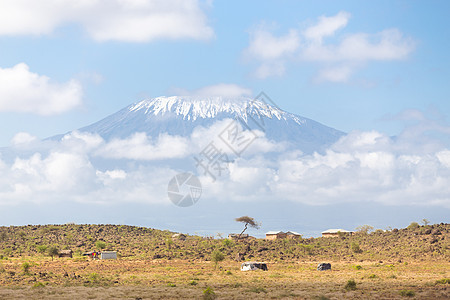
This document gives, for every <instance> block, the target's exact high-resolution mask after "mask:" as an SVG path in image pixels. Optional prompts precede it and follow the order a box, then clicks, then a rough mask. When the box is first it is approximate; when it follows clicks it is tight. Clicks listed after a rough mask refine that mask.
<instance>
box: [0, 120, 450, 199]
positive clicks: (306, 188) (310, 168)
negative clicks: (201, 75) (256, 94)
mask: <svg viewBox="0 0 450 300" xmlns="http://www.w3.org/2000/svg"><path fill="white" fill-rule="evenodd" d="M412 115H413V117H414V118H416V119H417V114H412ZM423 118H425V117H423ZM419 119H420V118H419ZM230 121H231V122H232V121H233V120H222V121H219V122H217V123H216V124H213V125H212V126H210V127H198V128H197V129H196V130H194V132H193V133H192V135H191V136H189V137H178V136H170V135H161V136H159V137H158V138H155V139H152V138H149V137H148V136H146V135H145V134H144V133H140V134H135V135H133V136H130V137H128V138H124V139H115V140H111V141H105V140H104V139H102V138H101V137H99V136H98V135H96V134H89V133H83V132H73V133H71V134H68V135H66V136H64V137H63V138H62V139H61V140H60V141H58V142H53V143H54V144H52V147H51V148H48V149H49V151H47V152H45V153H44V152H42V153H41V152H38V151H35V152H34V153H33V152H32V151H30V149H27V150H26V151H25V152H23V153H21V152H20V151H19V152H17V153H18V154H17V157H16V158H13V159H12V160H6V159H5V158H3V160H2V159H0V175H1V176H0V204H11V203H21V202H24V201H36V202H45V201H61V200H60V199H65V200H66V199H67V200H70V201H78V202H89V203H90V202H98V203H124V202H125V203H128V202H139V203H152V204H161V205H170V201H169V200H168V198H167V184H168V182H169V180H170V179H171V178H172V177H173V176H174V175H175V174H177V173H179V172H180V171H184V172H186V171H188V172H193V173H196V174H198V175H199V178H200V180H201V182H202V185H203V193H202V199H203V200H202V201H208V200H214V201H222V202H224V201H235V202H240V201H246V202H259V201H271V202H276V203H278V202H282V201H291V202H296V203H302V204H306V205H329V204H338V203H369V202H374V203H380V204H382V205H415V206H421V205H426V206H430V205H434V206H436V207H445V208H450V179H449V178H450V149H449V148H448V146H445V145H443V144H442V143H438V142H436V141H432V140H429V139H425V138H423V137H422V135H427V134H428V133H429V131H430V130H432V131H433V132H436V131H437V132H447V131H448V130H449V128H448V127H446V126H444V125H442V124H441V125H439V126H436V125H435V124H434V122H430V123H431V124H432V125H429V124H426V123H421V124H422V126H423V127H426V128H427V131H416V136H413V135H409V134H408V135H403V134H401V135H399V136H397V137H390V136H388V135H386V134H383V133H381V132H377V131H368V132H358V131H355V132H352V133H350V134H348V135H346V136H344V137H342V138H341V139H340V140H339V141H338V142H336V143H335V144H334V145H332V146H331V147H329V149H327V150H326V151H325V152H323V153H313V154H311V155H305V154H303V153H302V152H301V151H298V150H297V149H292V148H288V146H286V145H284V146H283V145H281V146H280V145H277V144H275V143H273V142H271V141H269V140H267V139H266V138H265V136H264V133H262V132H258V133H257V135H258V136H259V138H258V139H256V140H255V141H254V143H253V144H252V145H251V146H250V147H248V148H247V149H246V150H245V154H244V155H239V156H238V155H236V154H234V153H233V151H231V150H230V149H229V148H227V146H226V144H224V143H222V144H220V138H218V133H219V132H221V130H223V128H224V127H226V125H227V124H228V123H229V122H230ZM420 122H425V121H423V120H420ZM433 124H434V125H433ZM414 126H415V128H417V126H419V125H418V124H415V125H414ZM406 131H407V130H405V132H406ZM17 141H18V142H24V143H27V142H28V141H31V144H33V143H36V141H35V140H34V139H33V137H30V136H29V135H27V134H24V133H21V134H19V135H18V136H17ZM210 142H213V143H215V146H216V147H217V148H218V149H220V150H222V152H223V153H225V154H227V155H228V158H229V163H228V166H227V169H226V172H222V173H221V174H220V176H217V177H216V180H212V178H211V177H210V176H209V175H208V174H207V173H206V172H203V171H202V170H201V169H196V166H195V161H194V157H198V156H199V155H200V152H201V151H202V150H204V147H205V146H206V145H207V144H208V143H210ZM222 142H223V141H222ZM42 143H44V142H42ZM424 144H426V145H424ZM36 148H39V147H36ZM19 150H20V149H19ZM30 153H31V154H30ZM180 159H181V160H184V161H185V164H184V165H187V166H188V169H183V170H181V169H180V168H184V167H180ZM123 160H126V162H125V163H124V162H123ZM276 203H274V205H275V204H276Z"/></svg>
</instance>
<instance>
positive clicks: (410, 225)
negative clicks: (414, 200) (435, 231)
mask: <svg viewBox="0 0 450 300" xmlns="http://www.w3.org/2000/svg"><path fill="white" fill-rule="evenodd" d="M407 228H408V229H410V230H414V229H417V228H419V223H417V222H412V223H411V224H409V225H408V227H407Z"/></svg>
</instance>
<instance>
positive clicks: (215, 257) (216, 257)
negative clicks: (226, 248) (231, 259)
mask: <svg viewBox="0 0 450 300" xmlns="http://www.w3.org/2000/svg"><path fill="white" fill-rule="evenodd" d="M224 259H225V255H223V253H222V252H220V250H217V249H216V250H214V251H213V253H211V261H212V262H214V269H216V268H217V264H218V263H219V262H221V261H222V260H224Z"/></svg>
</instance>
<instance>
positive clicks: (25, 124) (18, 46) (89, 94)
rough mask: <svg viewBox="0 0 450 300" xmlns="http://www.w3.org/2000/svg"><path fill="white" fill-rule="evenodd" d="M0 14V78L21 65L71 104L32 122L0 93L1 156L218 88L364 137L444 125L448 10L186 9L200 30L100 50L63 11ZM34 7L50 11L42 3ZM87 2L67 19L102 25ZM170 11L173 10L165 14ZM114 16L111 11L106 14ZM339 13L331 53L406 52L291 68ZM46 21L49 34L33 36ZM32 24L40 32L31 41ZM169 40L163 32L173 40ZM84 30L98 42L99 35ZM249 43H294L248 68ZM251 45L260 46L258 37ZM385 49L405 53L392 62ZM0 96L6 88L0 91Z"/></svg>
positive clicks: (255, 4)
mask: <svg viewBox="0 0 450 300" xmlns="http://www.w3.org/2000/svg"><path fill="white" fill-rule="evenodd" d="M132 2H133V1H130V3H132ZM135 2H136V3H138V2H139V1H135ZM6 3H7V1H1V2H0V6H3V7H4V9H2V10H1V11H2V13H0V14H3V15H7V14H12V13H11V12H10V11H8V9H9V10H13V9H15V11H16V13H17V17H16V18H14V19H12V18H11V20H8V18H7V19H6V20H4V21H2V22H1V23H0V27H2V28H0V68H2V69H3V70H5V69H10V68H12V67H14V66H15V65H17V64H19V63H24V64H26V65H27V66H28V67H29V72H31V73H35V74H38V75H39V76H47V77H48V78H49V81H50V82H51V83H54V84H59V85H63V84H66V83H68V82H69V81H70V80H74V81H76V83H77V84H78V89H79V94H78V95H74V97H75V99H73V101H74V103H73V104H67V103H66V104H64V102H65V101H67V100H66V99H63V98H60V99H58V100H57V101H60V102H62V105H61V106H62V108H61V109H60V110H59V111H55V112H53V113H50V114H47V115H44V116H43V115H42V113H40V114H39V113H38V114H36V110H35V109H32V110H31V111H25V112H24V109H21V108H14V107H13V108H11V105H8V104H7V103H10V102H14V101H15V100H14V95H16V94H15V93H18V94H23V93H25V92H26V91H23V88H19V90H18V91H10V93H13V94H8V93H7V92H5V91H4V92H3V93H1V94H0V95H1V97H2V99H0V101H1V103H4V104H3V105H1V106H0V116H1V118H0V120H1V121H0V122H1V123H0V125H1V127H2V131H1V133H0V144H1V145H3V146H7V145H8V144H9V143H10V140H11V139H12V138H13V137H14V135H15V134H16V133H18V132H28V133H30V134H32V135H35V136H37V137H39V138H45V137H48V136H51V135H54V134H57V133H61V132H67V131H69V130H72V129H76V128H79V127H82V126H84V125H87V124H90V123H92V122H95V121H97V120H99V119H100V118H102V117H104V116H107V115H108V114H111V113H113V112H115V111H117V110H118V109H120V108H122V107H124V106H126V105H128V104H130V103H132V102H135V101H138V100H141V99H142V98H145V97H156V96H161V95H169V94H174V93H180V90H181V92H182V91H183V90H184V91H189V92H193V91H195V90H198V89H201V88H203V87H206V86H214V85H218V84H232V85H236V86H239V87H242V88H243V89H247V90H251V94H252V95H256V94H257V93H258V92H259V91H265V92H266V93H267V94H268V95H270V96H271V97H272V98H273V99H274V100H275V101H276V102H277V103H279V105H280V106H281V107H282V108H284V109H285V110H288V111H290V112H294V113H297V114H300V115H302V116H305V117H309V118H312V119H314V120H317V121H319V122H322V123H324V124H326V125H328V126H331V127H334V128H337V129H339V130H343V131H346V132H350V131H352V130H371V129H375V130H380V131H382V132H385V133H388V134H390V135H395V134H398V133H399V132H400V131H401V129H402V127H403V123H402V122H400V121H399V120H394V118H395V116H397V115H398V114H400V113H402V112H403V111H405V110H409V109H417V110H420V111H422V112H424V113H426V114H428V115H430V117H432V118H439V119H440V120H441V121H442V122H445V123H446V124H447V123H448V115H449V114H450V104H449V103H450V101H448V100H449V96H450V89H449V88H448V86H449V78H450V76H449V70H450V68H449V67H450V66H449V59H448V53H449V52H450V36H449V34H450V33H449V30H448V28H449V20H448V16H447V12H448V11H449V8H450V7H449V6H450V4H449V3H448V1H428V2H427V3H426V4H424V3H423V2H421V1H377V2H373V1H339V2H337V1H321V3H320V5H317V4H313V3H312V2H310V1H264V2H261V1H245V2H244V3H242V2H240V1H208V2H195V1H193V2H192V3H190V4H191V5H192V6H193V7H194V9H192V10H193V11H194V12H191V14H192V16H191V17H190V18H194V19H195V18H200V17H201V18H203V20H202V21H201V22H200V24H197V25H193V26H194V27H193V28H192V29H191V32H187V33H183V32H180V33H177V34H178V35H177V34H175V35H176V37H173V36H171V35H173V34H174V33H173V32H165V31H164V30H162V31H161V32H158V34H159V35H157V36H156V37H154V36H152V35H151V34H148V35H145V33H143V34H142V36H139V37H138V39H136V40H131V41H129V40H127V39H126V38H124V37H123V36H111V37H110V38H105V39H101V38H98V37H96V36H94V33H92V32H90V30H91V31H92V30H93V29H92V28H91V27H94V25H90V24H91V23H90V22H91V21H90V20H89V19H87V18H88V17H84V16H83V17H81V16H77V15H76V14H77V13H76V12H74V13H73V14H69V13H68V14H64V13H61V12H62V11H65V10H67V9H66V8H65V7H57V5H53V7H54V10H53V11H51V12H48V11H50V10H49V9H47V12H45V10H44V12H42V15H45V18H44V19H42V18H41V16H39V15H38V16H32V17H29V18H30V19H31V20H29V21H27V22H24V19H25V18H26V16H27V15H26V14H27V13H30V12H27V11H26V9H27V5H26V3H27V1H16V3H17V4H16V5H11V4H6ZM21 3H25V4H24V5H22V4H21ZM42 3H49V5H50V6H52V1H42ZM93 3H97V4H96V5H91V6H90V7H86V8H84V10H80V11H82V12H79V14H80V15H81V14H88V13H91V14H92V16H91V18H108V15H106V16H102V14H103V13H102V11H103V10H104V11H108V7H107V6H106V5H105V4H102V3H101V2H99V1H97V2H95V1H93ZM177 5H178V7H179V6H180V5H179V4H176V3H175V4H174V6H177ZM14 6H15V7H14ZM55 7H56V8H55ZM6 8H8V9H6ZM21 10H23V11H21ZM60 10H61V11H60ZM148 12H149V13H152V12H151V10H149V11H148ZM39 13H40V11H37V12H31V14H39ZM120 13H121V12H120V10H118V11H116V12H112V13H111V14H112V16H116V15H120ZM133 13H136V11H132V12H131V13H130V18H132V17H133ZM158 13H159V11H156V12H155V14H154V15H157V14H158ZM136 14H137V13H136ZM339 14H345V16H346V17H345V19H346V20H345V25H342V26H341V27H339V28H338V29H336V30H334V31H333V32H332V33H330V34H329V35H328V36H326V37H324V38H323V44H324V45H326V46H329V47H338V46H339V45H340V44H341V43H342V41H343V40H345V39H346V38H348V37H350V36H354V35H357V34H365V35H366V36H367V40H368V41H371V42H372V45H377V43H379V42H380V41H379V39H380V37H379V36H377V35H378V34H379V33H380V32H383V31H385V30H396V31H397V33H398V34H399V35H401V36H400V37H399V38H397V40H395V38H393V39H394V40H393V41H391V42H392V43H393V44H402V43H409V45H408V46H406V47H407V48H408V49H406V50H405V49H394V50H392V51H393V53H390V54H387V55H386V57H380V58H377V59H373V58H370V57H368V58H362V59H361V58H360V59H359V61H358V58H357V57H358V55H360V53H356V52H355V53H353V54H349V57H347V58H343V59H339V58H336V59H337V61H336V62H332V61H331V62H330V61H326V59H324V60H320V59H318V60H317V61H314V60H313V59H305V58H301V57H300V56H302V54H301V48H302V47H303V44H304V43H306V42H307V41H305V37H304V35H303V32H304V31H305V30H307V29H308V28H310V27H313V26H315V25H317V24H318V23H319V22H320V18H323V17H326V18H332V17H336V16H338V15H339ZM61 15H62V16H61ZM64 18H65V19H64ZM3 19H5V18H3ZM47 21H48V23H50V24H43V25H42V23H45V22H47ZM187 21H191V19H189V18H188V20H187ZM329 21H330V20H329ZM33 22H35V23H33ZM105 22H107V23H108V22H114V21H112V20H106V21H105ZM15 23H26V24H19V25H20V26H19V25H17V24H15ZM41 25H42V27H45V28H44V29H42V30H41V31H38V32H36V31H37V30H36V28H39V27H40V26H41ZM44 25H45V26H44ZM108 25H110V24H109V23H108ZM195 26H197V27H195ZM181 27H183V26H181ZM94 29H95V28H94ZM181 29H182V28H178V27H174V29H173V31H174V32H175V33H176V31H177V30H178V31H181ZM96 30H97V31H98V32H100V33H101V29H96ZM129 30H130V31H133V29H129ZM155 31H158V29H155ZM257 32H264V33H267V34H268V35H270V36H271V37H273V38H274V39H275V44H277V42H278V45H280V44H281V40H280V39H282V38H283V37H287V36H288V35H289V32H291V33H292V32H295V33H293V34H292V36H291V37H295V36H296V37H297V40H298V44H299V45H298V46H297V49H293V48H295V46H292V47H291V48H290V50H289V49H288V50H286V49H285V50H284V51H285V52H283V49H279V51H280V52H281V54H280V55H279V56H278V57H276V55H275V56H272V57H271V58H267V56H266V58H267V59H264V58H261V59H259V58H258V53H256V54H255V53H250V54H249V53H248V51H247V50H248V49H249V47H250V46H251V43H252V35H253V36H254V35H256V33H257ZM100 33H97V34H100ZM126 34H128V35H130V36H132V33H126ZM277 39H278V40H277ZM261 42H262V43H263V44H264V43H265V42H267V41H265V40H264V38H262V41H261ZM270 46H272V45H269V47H270ZM280 48H283V46H282V45H281V46H280ZM287 48H289V47H287ZM400 48H401V47H400ZM396 50H398V51H402V50H404V52H405V53H403V54H401V53H394V52H395V51H396ZM362 51H363V50H362ZM363 52H364V51H363ZM332 55H334V56H335V57H337V56H338V55H337V54H336V53H333V54H332ZM389 55H391V57H389ZM352 56H353V57H352ZM265 63H267V64H278V65H282V66H283V68H284V70H283V71H280V72H279V71H277V70H275V69H276V68H277V67H274V68H272V70H269V72H271V73H272V74H271V75H270V74H269V75H268V76H266V77H264V78H261V77H258V76H257V75H256V74H255V72H257V68H258V67H260V66H261V65H263V64H265ZM347 65H348V66H350V65H352V67H351V68H353V69H354V70H352V71H351V74H350V75H348V76H346V77H345V76H344V77H345V78H343V79H341V80H334V81H333V80H329V79H328V80H327V79H318V76H320V75H318V74H320V72H322V71H324V69H326V68H330V69H332V68H346V66H347ZM353 65H354V66H353ZM1 85H8V83H6V82H0V86H1ZM11 95H12V96H11ZM24 98H25V99H24V105H25V106H26V105H27V104H29V103H34V104H33V105H38V106H39V105H40V104H39V101H44V102H45V100H42V99H41V98H39V97H38V96H36V95H34V96H33V95H30V96H28V97H24ZM45 105H46V104H42V105H41V107H45ZM53 105H55V104H53ZM436 114H439V116H436Z"/></svg>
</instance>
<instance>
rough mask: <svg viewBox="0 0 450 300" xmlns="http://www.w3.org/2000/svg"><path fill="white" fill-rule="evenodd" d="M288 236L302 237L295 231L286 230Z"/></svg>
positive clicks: (293, 237)
mask: <svg viewBox="0 0 450 300" xmlns="http://www.w3.org/2000/svg"><path fill="white" fill-rule="evenodd" d="M286 237H287V238H288V239H301V238H302V235H301V234H300V233H298V232H295V231H288V232H286Z"/></svg>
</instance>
